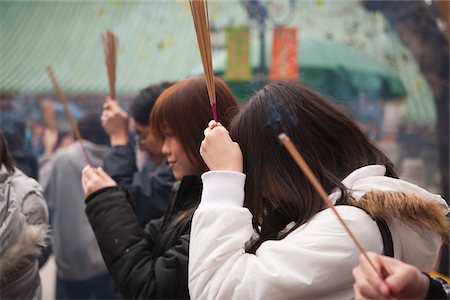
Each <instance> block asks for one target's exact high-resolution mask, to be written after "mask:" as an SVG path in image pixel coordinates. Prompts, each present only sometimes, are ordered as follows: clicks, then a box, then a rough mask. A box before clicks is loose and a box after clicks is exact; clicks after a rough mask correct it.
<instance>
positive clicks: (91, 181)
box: [81, 166, 117, 197]
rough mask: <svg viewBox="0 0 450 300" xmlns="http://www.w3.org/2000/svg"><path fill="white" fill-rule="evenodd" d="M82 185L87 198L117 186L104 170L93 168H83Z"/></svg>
mask: <svg viewBox="0 0 450 300" xmlns="http://www.w3.org/2000/svg"><path fill="white" fill-rule="evenodd" d="M81 184H82V186H83V191H84V195H85V196H86V197H87V196H89V195H90V194H92V193H94V192H96V191H98V190H100V189H102V188H105V187H112V186H117V183H116V182H115V181H114V180H113V179H112V178H111V177H109V176H108V174H106V173H105V171H103V169H102V168H94V167H91V166H86V167H84V168H83V171H82V177H81Z"/></svg>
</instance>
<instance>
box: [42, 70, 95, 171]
mask: <svg viewBox="0 0 450 300" xmlns="http://www.w3.org/2000/svg"><path fill="white" fill-rule="evenodd" d="M46 70H47V73H48V76H49V77H50V80H51V81H52V85H53V89H54V90H55V94H56V96H57V97H58V98H59V100H60V101H61V103H62V105H63V107H64V113H65V115H66V118H67V120H68V121H69V124H70V127H71V128H72V132H73V133H74V134H75V138H76V139H77V140H78V141H79V142H80V146H81V149H82V150H83V154H84V157H85V159H86V161H87V163H88V164H90V165H91V166H92V162H91V160H90V159H89V155H88V153H87V151H86V148H85V146H84V144H83V140H82V139H81V134H80V131H79V130H78V126H77V123H76V122H75V119H74V118H73V116H72V113H71V112H70V110H69V107H68V106H67V101H66V98H65V97H64V93H63V92H62V90H61V88H60V87H59V84H58V81H57V80H56V76H55V73H54V72H53V69H52V67H51V66H47V67H46Z"/></svg>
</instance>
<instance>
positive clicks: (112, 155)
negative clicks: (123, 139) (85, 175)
mask: <svg viewBox="0 0 450 300" xmlns="http://www.w3.org/2000/svg"><path fill="white" fill-rule="evenodd" d="M103 168H104V169H105V171H106V173H108V175H109V176H111V178H112V179H114V180H115V181H116V182H117V184H118V185H119V186H121V187H122V188H123V189H125V190H126V191H127V193H128V194H129V200H130V202H131V204H132V205H133V207H134V209H135V212H136V215H137V217H138V220H139V223H140V224H141V225H145V224H147V223H148V222H149V221H150V220H153V219H156V218H160V217H162V216H163V215H164V212H165V211H166V209H167V206H168V204H169V203H168V199H169V195H170V192H171V190H172V187H173V184H174V183H175V178H174V177H173V174H172V170H171V169H170V167H169V165H168V164H167V163H163V164H162V165H159V166H157V165H155V163H154V162H153V161H149V162H148V163H147V164H146V165H145V167H144V168H143V169H142V171H140V172H139V171H138V169H137V167H136V157H135V151H134V149H133V147H131V145H126V146H115V147H112V148H111V149H110V151H109V152H108V154H107V155H106V157H105V162H104V165H103Z"/></svg>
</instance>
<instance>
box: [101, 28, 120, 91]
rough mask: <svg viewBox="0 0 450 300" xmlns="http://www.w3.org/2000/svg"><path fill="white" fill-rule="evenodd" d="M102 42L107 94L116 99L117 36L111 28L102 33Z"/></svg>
mask: <svg viewBox="0 0 450 300" xmlns="http://www.w3.org/2000/svg"><path fill="white" fill-rule="evenodd" d="M102 43H103V50H104V52H105V64H106V71H107V72H108V83H109V94H110V96H111V98H112V99H116V65H117V45H118V39H117V36H116V35H115V34H114V33H113V32H112V31H111V30H107V31H106V32H105V33H103V34H102Z"/></svg>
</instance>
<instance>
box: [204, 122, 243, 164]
mask: <svg viewBox="0 0 450 300" xmlns="http://www.w3.org/2000/svg"><path fill="white" fill-rule="evenodd" d="M204 133H205V138H204V139H203V141H202V144H201V147H200V155H201V156H202V158H203V160H204V161H205V163H206V165H207V166H208V167H209V169H210V170H211V171H219V170H223V171H236V172H242V169H243V167H242V166H243V162H242V161H243V158H242V151H241V148H240V147H239V145H238V143H235V142H233V141H232V140H231V137H230V135H229V133H228V130H226V128H225V127H223V126H222V125H221V124H220V123H218V122H216V121H214V120H212V121H211V122H209V124H208V127H207V128H206V129H205V132H204Z"/></svg>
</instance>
